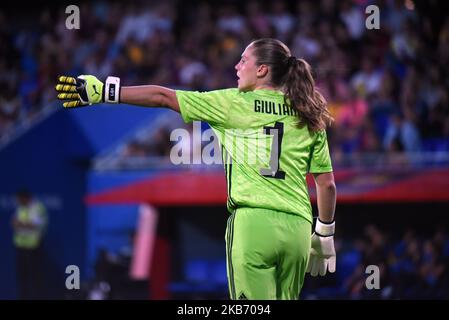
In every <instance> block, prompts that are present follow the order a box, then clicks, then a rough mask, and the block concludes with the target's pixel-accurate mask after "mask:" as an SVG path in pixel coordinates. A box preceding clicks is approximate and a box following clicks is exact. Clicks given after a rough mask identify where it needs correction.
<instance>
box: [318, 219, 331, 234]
mask: <svg viewBox="0 0 449 320" xmlns="http://www.w3.org/2000/svg"><path fill="white" fill-rule="evenodd" d="M315 233H317V234H318V235H319V236H322V237H329V236H333V235H334V233H335V221H333V222H331V223H326V222H322V221H321V220H320V219H317V220H316V225H315Z"/></svg>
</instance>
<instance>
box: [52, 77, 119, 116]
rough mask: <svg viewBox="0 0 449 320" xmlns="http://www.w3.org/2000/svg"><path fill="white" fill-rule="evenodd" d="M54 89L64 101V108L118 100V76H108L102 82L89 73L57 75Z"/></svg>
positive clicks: (116, 101) (117, 101)
mask: <svg viewBox="0 0 449 320" xmlns="http://www.w3.org/2000/svg"><path fill="white" fill-rule="evenodd" d="M55 89H56V91H57V92H58V99H59V100H63V101H64V103H63V106H64V108H74V107H83V106H88V105H92V104H95V103H103V102H106V103H119V102H120V78H117V77H108V78H107V79H106V81H105V83H103V82H101V81H100V80H98V79H97V78H96V77H95V76H91V75H81V76H78V77H76V78H74V77H68V76H59V77H58V83H57V84H56V87H55Z"/></svg>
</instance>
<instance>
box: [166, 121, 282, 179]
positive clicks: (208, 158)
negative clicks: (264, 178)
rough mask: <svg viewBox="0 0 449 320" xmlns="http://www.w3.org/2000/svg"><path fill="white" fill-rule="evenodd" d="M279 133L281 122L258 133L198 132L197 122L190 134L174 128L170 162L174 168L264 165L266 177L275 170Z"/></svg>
mask: <svg viewBox="0 0 449 320" xmlns="http://www.w3.org/2000/svg"><path fill="white" fill-rule="evenodd" d="M283 132H284V124H283V123H281V122H276V123H275V124H274V125H273V126H265V127H264V128H260V129H226V130H223V131H220V132H214V130H213V129H207V130H205V131H201V122H200V121H194V122H193V130H188V129H184V128H177V129H175V130H173V131H172V132H171V134H170V141H172V142H174V143H175V144H174V145H173V146H172V148H171V150H170V160H171V162H172V163H173V164H175V165H179V164H223V163H224V164H228V163H231V162H233V163H245V164H249V165H265V166H266V168H265V169H266V170H264V173H265V174H268V173H269V172H268V171H270V172H276V171H277V170H278V168H279V156H280V151H281V147H280V145H281V143H282V138H283ZM216 133H217V135H218V137H217V135H216ZM221 145H223V146H225V149H224V148H222V147H221ZM231 159H232V160H231Z"/></svg>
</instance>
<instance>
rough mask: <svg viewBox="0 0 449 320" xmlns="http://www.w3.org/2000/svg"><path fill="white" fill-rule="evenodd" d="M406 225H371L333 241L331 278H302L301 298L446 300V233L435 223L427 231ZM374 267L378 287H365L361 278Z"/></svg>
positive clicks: (448, 278) (448, 239) (448, 247)
mask: <svg viewBox="0 0 449 320" xmlns="http://www.w3.org/2000/svg"><path fill="white" fill-rule="evenodd" d="M418 230H419V229H417V228H413V227H408V228H406V229H405V230H404V231H403V232H401V233H398V234H396V233H395V232H390V231H386V230H385V229H383V228H379V227H378V226H376V225H374V224H368V225H366V227H365V228H364V232H363V235H362V237H357V238H354V239H350V238H344V239H338V240H337V251H338V252H339V253H338V257H337V271H336V274H335V276H330V277H325V278H321V279H318V281H317V280H316V279H313V281H312V280H311V279H310V278H309V281H306V283H305V287H304V291H303V293H302V294H301V296H302V297H303V298H306V299H314V298H320V299H323V298H329V299H335V298H340V299H448V298H449V292H448V290H447V288H448V287H449V270H448V265H449V235H448V233H447V230H445V229H444V228H443V227H436V228H434V229H433V230H432V235H430V236H429V235H426V234H423V233H422V232H418ZM370 265H374V266H377V267H379V274H380V279H379V282H378V284H379V288H378V290H376V289H372V290H367V287H366V281H368V282H369V279H368V278H367V277H368V276H369V275H371V274H373V271H372V270H367V269H366V267H367V266H370ZM367 279H368V280H367Z"/></svg>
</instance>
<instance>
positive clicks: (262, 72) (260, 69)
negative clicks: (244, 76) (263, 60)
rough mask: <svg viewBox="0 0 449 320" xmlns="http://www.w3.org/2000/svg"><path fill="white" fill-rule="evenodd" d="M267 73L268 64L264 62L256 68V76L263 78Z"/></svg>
mask: <svg viewBox="0 0 449 320" xmlns="http://www.w3.org/2000/svg"><path fill="white" fill-rule="evenodd" d="M267 74H268V66H267V65H266V64H261V65H260V66H259V67H258V68H257V73H256V75H257V77H258V78H263V77H265V76H266V75H267Z"/></svg>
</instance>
